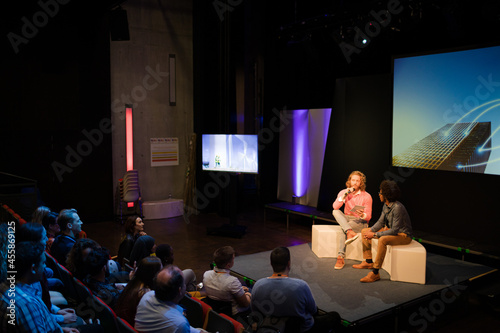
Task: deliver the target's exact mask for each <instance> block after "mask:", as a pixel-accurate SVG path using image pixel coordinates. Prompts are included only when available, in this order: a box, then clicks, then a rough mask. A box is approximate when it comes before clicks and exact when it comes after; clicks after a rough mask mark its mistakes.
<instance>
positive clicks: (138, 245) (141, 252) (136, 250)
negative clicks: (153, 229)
mask: <svg viewBox="0 0 500 333" xmlns="http://www.w3.org/2000/svg"><path fill="white" fill-rule="evenodd" d="M155 250H156V244H155V239H154V238H153V237H151V236H148V235H145V236H141V237H139V238H137V240H136V241H135V243H134V247H133V248H132V252H130V263H131V264H132V265H133V263H134V262H135V263H138V262H139V261H141V260H142V259H143V258H146V257H149V256H150V255H151V253H153V252H155Z"/></svg>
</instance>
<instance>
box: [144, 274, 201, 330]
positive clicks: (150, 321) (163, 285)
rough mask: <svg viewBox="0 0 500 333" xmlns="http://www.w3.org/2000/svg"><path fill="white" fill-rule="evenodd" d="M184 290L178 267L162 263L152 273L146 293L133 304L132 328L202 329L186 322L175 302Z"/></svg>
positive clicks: (182, 277)
mask: <svg viewBox="0 0 500 333" xmlns="http://www.w3.org/2000/svg"><path fill="white" fill-rule="evenodd" d="M185 294H186V284H185V282H184V276H183V275H182V271H181V270H180V269H179V268H178V267H176V266H173V265H169V266H167V267H164V268H163V269H162V270H161V271H160V272H159V273H158V275H157V276H156V279H155V286H154V290H152V291H150V292H148V293H146V294H145V295H144V296H143V297H142V298H141V301H140V302H139V305H138V306H137V314H136V316H135V329H136V330H138V331H140V332H144V333H146V332H147V333H149V332H155V333H157V332H158V333H159V332H162V333H196V332H206V331H204V330H203V329H195V328H193V327H191V326H190V325H189V322H188V320H187V319H186V317H185V316H184V315H183V309H182V307H180V306H179V305H178V303H179V301H180V300H181V299H182V298H183V297H184V295H185Z"/></svg>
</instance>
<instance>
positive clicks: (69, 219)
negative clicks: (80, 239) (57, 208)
mask: <svg viewBox="0 0 500 333" xmlns="http://www.w3.org/2000/svg"><path fill="white" fill-rule="evenodd" d="M57 224H59V227H60V228H61V232H62V233H64V234H66V235H70V236H73V237H75V238H76V236H78V234H79V233H80V231H82V224H83V222H82V221H81V220H80V216H78V213H77V211H76V209H74V208H69V209H63V210H61V212H60V213H59V216H58V217H57Z"/></svg>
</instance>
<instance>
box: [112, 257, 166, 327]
mask: <svg viewBox="0 0 500 333" xmlns="http://www.w3.org/2000/svg"><path fill="white" fill-rule="evenodd" d="M162 268H163V266H162V263H161V260H160V259H159V258H157V257H146V258H144V259H142V260H141V261H140V262H139V265H137V269H136V270H135V271H133V277H132V278H131V279H130V281H129V282H128V283H127V286H126V287H125V289H123V291H122V293H121V295H120V296H119V297H118V301H117V302H116V306H115V308H114V310H115V313H116V314H117V315H118V316H119V317H121V318H123V319H125V320H126V321H127V322H128V323H130V324H131V325H132V326H133V325H134V324H135V313H136V311H137V305H138V304H139V301H140V300H141V298H142V296H144V294H145V293H147V292H148V291H150V290H152V289H153V280H154V278H155V276H156V274H157V273H158V272H159V271H161V269H162Z"/></svg>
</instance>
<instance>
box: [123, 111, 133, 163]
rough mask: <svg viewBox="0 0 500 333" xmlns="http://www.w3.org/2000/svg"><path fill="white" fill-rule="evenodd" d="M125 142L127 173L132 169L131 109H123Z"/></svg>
mask: <svg viewBox="0 0 500 333" xmlns="http://www.w3.org/2000/svg"><path fill="white" fill-rule="evenodd" d="M125 141H126V149H127V171H129V170H133V169H134V126H133V121H132V108H130V107H127V108H125Z"/></svg>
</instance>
